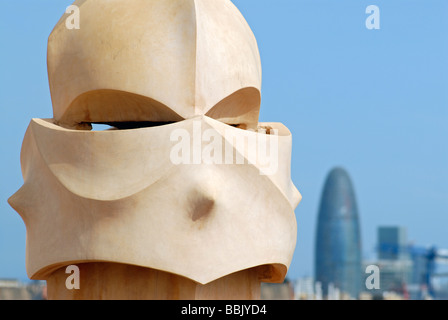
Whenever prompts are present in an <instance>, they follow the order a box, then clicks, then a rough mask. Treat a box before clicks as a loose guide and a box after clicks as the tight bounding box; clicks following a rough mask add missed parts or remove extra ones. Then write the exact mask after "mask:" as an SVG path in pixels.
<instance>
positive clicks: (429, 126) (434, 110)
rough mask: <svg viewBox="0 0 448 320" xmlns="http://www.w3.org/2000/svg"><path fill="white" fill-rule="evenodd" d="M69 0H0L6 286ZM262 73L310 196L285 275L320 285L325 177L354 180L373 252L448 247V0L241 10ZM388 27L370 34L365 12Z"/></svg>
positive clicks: (266, 0)
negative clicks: (53, 42) (15, 206)
mask: <svg viewBox="0 0 448 320" xmlns="http://www.w3.org/2000/svg"><path fill="white" fill-rule="evenodd" d="M71 3H72V1H71V0H39V1H35V0H0V4H1V6H0V39H1V44H2V46H1V50H0V70H1V72H0V110H1V119H2V124H1V126H0V130H1V131H0V133H1V154H2V157H1V166H0V167H1V185H0V278H1V277H12V278H19V279H23V280H25V279H27V277H26V271H25V238H26V233H25V226H24V224H23V222H22V220H21V219H20V217H19V215H18V214H17V213H15V211H13V210H12V209H11V208H10V207H9V205H8V204H7V202H6V200H7V198H8V197H9V196H11V195H12V194H13V193H14V192H15V191H16V190H17V189H19V188H20V186H21V185H22V182H23V181H22V176H21V171H20V159H19V155H20V148H21V143H22V139H23V135H24V133H25V130H26V128H27V126H28V123H29V121H30V119H31V118H33V117H38V118H51V117H52V107H51V100H50V92H49V88H48V78H47V73H46V45H47V38H48V36H49V34H50V32H51V30H52V28H53V26H54V25H55V24H56V22H57V21H58V20H59V18H60V17H61V16H62V14H63V13H64V11H65V8H66V7H67V6H68V5H70V4H71ZM234 3H235V4H236V6H237V7H238V8H239V9H240V10H241V12H242V13H243V15H244V16H245V17H246V19H247V21H248V22H249V24H250V26H251V27H252V29H253V31H254V33H255V36H256V37H257V40H258V44H259V47H260V52H261V58H262V64H263V91H262V95H263V101H262V111H261V121H277V122H282V123H284V124H285V125H287V126H288V127H289V128H290V130H291V131H292V133H293V137H294V144H293V161H292V178H293V181H294V182H295V184H296V186H297V187H298V189H299V190H300V191H301V193H302V195H303V201H302V203H301V204H300V205H299V207H298V208H297V210H296V215H297V220H298V242H297V249H296V252H295V255H294V260H293V263H292V265H291V269H290V273H289V277H290V278H297V277H299V276H305V275H312V270H313V249H314V233H315V227H316V218H317V210H318V206H319V200H320V199H319V198H320V194H321V189H322V187H323V183H324V179H325V177H326V175H327V173H328V172H329V171H330V169H331V168H333V167H334V166H343V167H344V168H345V169H346V170H347V171H348V172H349V174H350V176H351V178H352V180H353V183H354V187H355V192H356V195H357V200H358V206H359V211H360V217H361V231H362V240H363V250H364V256H365V257H366V258H374V257H375V255H374V246H375V242H376V228H377V227H378V226H379V225H402V226H405V227H407V229H408V234H409V239H410V240H413V241H414V242H415V243H417V244H419V245H437V246H439V247H444V248H448V237H447V231H446V230H447V226H448V139H447V138H448V36H447V35H448V1H446V0H418V1H417V0H394V1H390V0H384V1H380V0H369V1H364V0H339V1H334V0H275V1H274V0H234ZM371 4H373V5H377V6H378V7H379V8H380V10H381V11H380V14H381V16H380V18H381V21H380V22H381V24H380V27H381V29H380V30H368V29H367V28H366V27H365V20H366V18H367V16H368V15H367V14H366V13H365V10H366V7H367V6H368V5H371Z"/></svg>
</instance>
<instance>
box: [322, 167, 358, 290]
mask: <svg viewBox="0 0 448 320" xmlns="http://www.w3.org/2000/svg"><path fill="white" fill-rule="evenodd" d="M315 250H316V251H315V281H316V282H320V283H321V284H322V289H323V294H324V295H327V294H328V286H329V285H330V284H333V285H334V286H335V287H336V288H338V289H339V290H340V291H341V293H345V294H348V295H349V296H350V297H352V298H358V296H359V293H360V290H361V234H360V228H359V215H358V208H357V204H356V198H355V193H354V190H353V185H352V182H351V180H350V177H349V175H348V173H347V172H346V171H345V170H344V169H342V168H335V169H333V170H331V172H330V173H329V174H328V176H327V179H326V181H325V186H324V189H323V192H322V198H321V202H320V208H319V215H318V221H317V232H316V247H315Z"/></svg>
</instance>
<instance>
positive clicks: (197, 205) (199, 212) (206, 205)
mask: <svg viewBox="0 0 448 320" xmlns="http://www.w3.org/2000/svg"><path fill="white" fill-rule="evenodd" d="M214 207H215V200H214V199H213V198H211V197H207V196H204V195H199V196H198V197H196V198H195V199H191V209H190V217H191V220H193V222H196V221H199V220H201V219H205V218H206V217H208V216H209V215H210V214H211V213H212V212H213V209H214Z"/></svg>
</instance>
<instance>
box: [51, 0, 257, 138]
mask: <svg viewBox="0 0 448 320" xmlns="http://www.w3.org/2000/svg"><path fill="white" fill-rule="evenodd" d="M74 4H75V5H77V6H79V8H80V29H79V30H69V29H67V28H66V25H65V19H66V16H65V17H63V18H62V19H61V20H60V21H59V23H58V24H57V25H56V27H55V29H54V30H53V32H52V34H51V35H50V38H49V41H48V76H49V81H50V89H51V95H52V100H53V110H54V117H55V120H56V121H57V122H58V123H59V124H60V125H63V126H66V127H76V126H79V125H80V124H82V123H91V122H126V121H152V122H174V121H181V120H183V119H189V118H192V117H194V116H198V115H207V116H209V117H211V118H214V119H216V120H220V121H222V122H224V123H227V124H237V125H245V126H247V127H252V128H253V129H256V127H257V124H258V115H259V110H260V89H261V63H260V55H259V52H258V46H257V42H256V39H255V37H254V35H253V33H252V31H251V29H250V27H249V26H248V24H247V23H246V21H245V20H244V18H243V16H242V15H241V13H240V12H239V11H238V9H237V8H236V7H235V6H234V5H233V4H232V3H231V2H230V1H228V0H217V1H210V0H170V1H163V0H131V1H125V0H97V1H92V0H90V1H85V0H84V1H75V3H74Z"/></svg>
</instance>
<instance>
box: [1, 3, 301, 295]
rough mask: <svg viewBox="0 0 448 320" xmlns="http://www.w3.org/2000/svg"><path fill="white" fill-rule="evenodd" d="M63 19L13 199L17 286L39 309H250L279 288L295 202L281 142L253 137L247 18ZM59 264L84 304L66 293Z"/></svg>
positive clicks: (256, 91) (256, 79)
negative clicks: (71, 25) (217, 304)
mask: <svg viewBox="0 0 448 320" xmlns="http://www.w3.org/2000/svg"><path fill="white" fill-rule="evenodd" d="M74 4H75V5H76V6H78V7H79V9H80V18H81V20H80V29H74V30H69V29H67V28H66V25H65V21H66V18H67V15H64V16H63V17H62V18H61V20H60V21H59V22H58V24H57V25H56V27H55V28H54V30H53V32H52V33H51V35H50V37H49V40H48V76H49V84H50V91H51V97H52V102H53V113H54V117H53V119H32V121H31V123H30V125H29V127H28V129H27V132H26V134H25V138H24V141H23V146H22V152H21V165H22V173H23V179H24V185H23V186H22V188H20V190H19V191H17V192H16V193H15V194H14V195H13V196H12V197H11V198H10V199H9V203H10V205H11V206H12V207H13V208H14V209H15V210H16V211H17V212H18V213H19V214H20V215H21V217H22V219H23V221H24V222H25V225H26V230H27V240H26V241H27V242H26V267H27V272H28V275H29V277H30V278H31V279H43V280H47V282H48V295H49V297H50V299H103V298H104V299H179V298H188V299H240V298H241V299H257V298H259V297H260V283H261V282H282V281H283V280H284V279H285V276H286V273H287V271H288V268H289V265H290V263H291V260H292V256H293V253H294V249H295V245H296V238H297V224H296V219H295V215H294V209H295V208H296V206H297V205H298V203H299V202H300V200H301V195H300V193H299V191H298V190H297V189H296V187H295V186H294V184H293V182H292V181H291V148H292V137H291V133H290V132H289V130H288V129H287V128H286V127H285V126H284V125H282V124H279V123H258V121H259V120H258V116H259V109H260V100H261V95H260V92H261V63H260V56H259V52H258V47H257V42H256V40H255V37H254V35H253V33H252V31H251V29H250V28H249V26H248V25H247V23H246V21H245V20H244V18H243V16H242V15H241V13H240V12H239V11H238V9H237V8H236V7H235V6H234V5H233V4H232V3H231V1H229V0H170V1H166V0H77V1H75V2H74ZM92 123H108V124H111V125H113V126H115V127H117V128H116V129H111V130H106V131H90V129H91V124H92ZM127 127H131V128H132V129H126V130H119V129H123V128H127ZM255 130H256V131H255ZM187 150H188V152H187ZM260 150H261V151H260ZM179 159H180V160H182V161H179ZM185 160H187V161H185ZM240 161H241V163H240ZM71 264H76V265H79V266H80V268H81V271H82V272H81V273H82V275H81V281H82V283H84V285H83V289H82V290H81V291H77V292H69V291H67V290H66V288H64V287H62V283H64V282H65V279H66V278H67V276H68V275H67V274H65V272H64V268H65V266H67V265H71ZM145 288H146V289H145Z"/></svg>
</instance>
